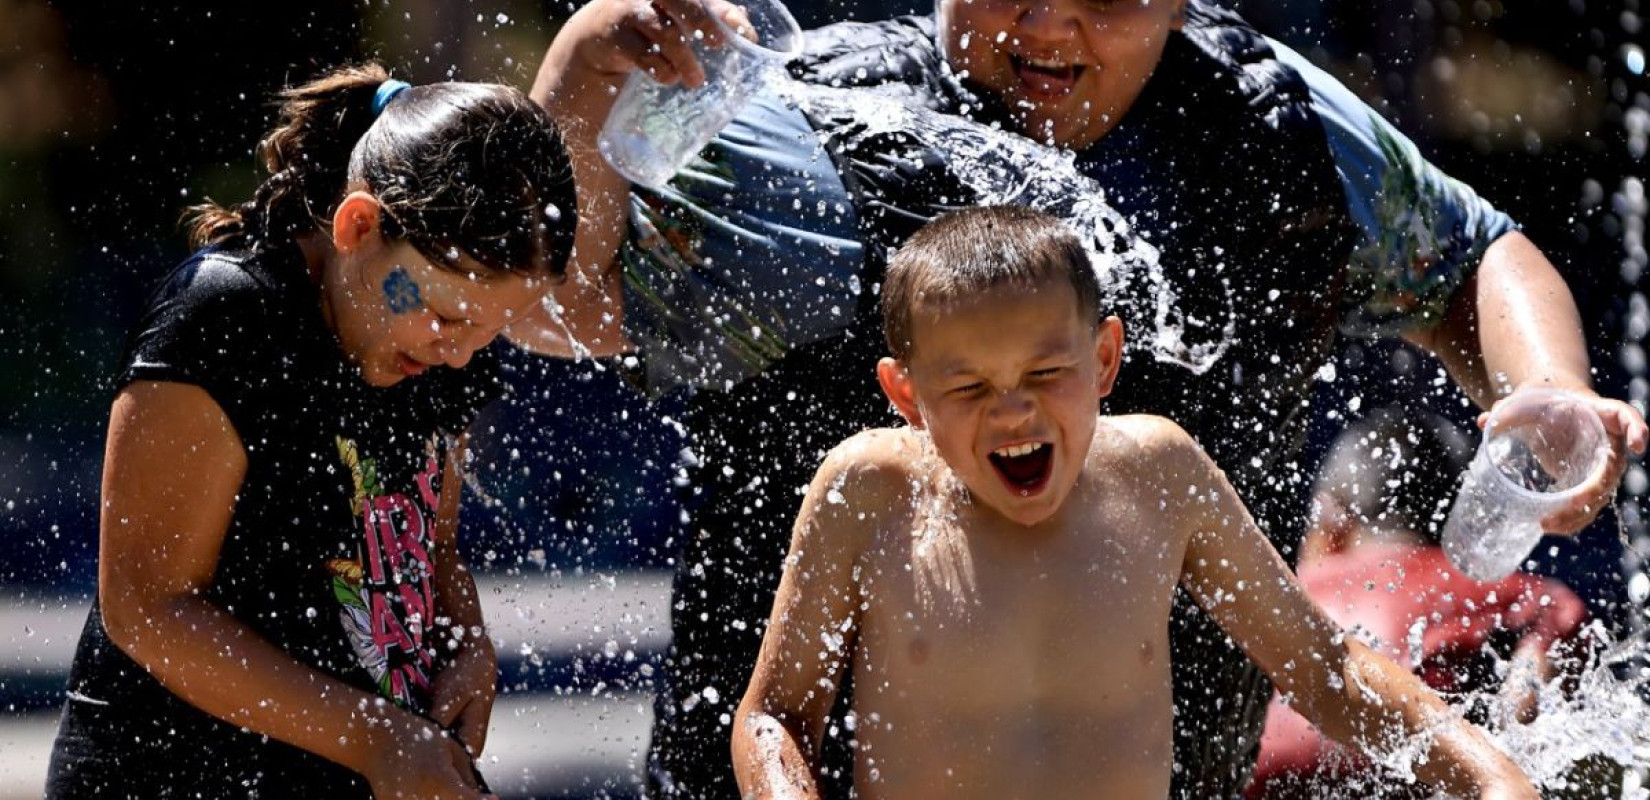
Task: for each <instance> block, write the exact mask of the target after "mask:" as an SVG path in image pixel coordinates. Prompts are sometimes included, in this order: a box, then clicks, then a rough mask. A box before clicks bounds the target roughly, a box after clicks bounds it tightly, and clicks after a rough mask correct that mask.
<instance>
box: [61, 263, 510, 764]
mask: <svg viewBox="0 0 1650 800" xmlns="http://www.w3.org/2000/svg"><path fill="white" fill-rule="evenodd" d="M133 381H167V382H176V383H187V384H193V385H195V386H199V387H201V388H202V389H204V390H205V391H206V392H207V393H208V394H209V395H210V396H211V397H212V399H213V400H214V401H215V402H216V403H217V404H218V406H219V407H221V408H222V409H223V411H224V413H225V414H226V415H227V416H228V418H229V421H230V422H231V423H232V424H233V425H234V428H235V431H236V433H237V434H238V435H239V436H240V439H241V443H242V445H243V447H244V448H245V450H246V457H247V468H246V476H245V479H244V481H243V483H242V485H241V488H240V494H239V495H238V497H237V498H236V501H235V509H234V516H233V519H232V521H231V522H230V525H229V529H228V530H227V531H226V532H225V534H224V541H223V546H222V550H221V552H220V555H219V559H218V565H217V570H216V572H215V574H214V576H213V580H212V584H211V587H210V588H209V589H208V592H207V595H208V597H209V598H210V599H211V600H212V602H214V603H215V604H217V605H219V606H221V607H222V608H224V609H225V610H227V611H228V612H229V613H231V614H233V615H234V616H235V617H236V618H238V619H239V620H241V621H242V622H244V623H246V624H247V625H249V626H250V627H251V628H253V629H254V630H255V631H257V632H258V633H259V634H260V635H262V636H263V637H265V638H266V639H268V640H269V641H271V642H273V643H274V644H275V645H276V646H277V647H280V648H281V649H282V650H284V651H285V652H286V653H287V654H288V655H290V656H291V657H292V658H294V659H296V660H297V661H299V662H302V663H304V664H306V665H308V666H311V667H314V668H315V669H318V670H320V671H322V672H325V673H327V674H329V675H333V676H335V677H337V678H340V679H342V680H344V681H347V682H349V683H351V684H353V685H355V686H358V687H360V688H362V689H364V690H366V691H369V692H372V693H374V694H377V695H379V696H381V697H384V698H386V699H387V700H389V701H391V702H394V703H397V704H398V705H401V706H403V707H405V708H408V709H410V710H413V711H415V712H421V713H422V712H425V711H427V705H428V698H429V682H430V680H431V679H432V678H433V676H434V674H435V672H436V669H437V668H438V664H437V662H436V659H437V657H438V655H439V653H440V650H439V649H438V647H437V645H438V643H439V642H441V641H444V640H445V639H446V638H447V636H446V634H445V632H444V631H443V630H442V629H441V628H440V627H439V626H440V624H441V623H442V620H440V619H438V618H437V617H436V615H435V613H434V602H435V598H434V596H433V593H432V589H431V583H430V581H431V566H430V561H429V551H430V548H431V545H432V542H433V525H434V523H435V510H436V502H437V497H438V496H439V493H440V491H441V486H440V478H441V465H442V464H443V459H444V455H445V450H446V447H447V446H448V441H449V437H451V436H453V435H456V434H458V433H461V432H462V431H463V429H464V428H465V427H466V426H467V425H468V424H469V422H470V420H471V419H473V418H474V416H475V414H476V412H477V411H478V410H479V408H480V407H481V406H482V405H483V404H484V403H485V402H487V401H488V400H490V399H491V398H492V397H494V396H495V395H496V394H497V393H498V390H499V385H500V384H499V381H498V367H497V357H496V354H495V353H494V352H493V351H490V350H488V351H483V352H481V353H478V354H477V355H476V357H475V358H474V359H472V361H471V363H470V364H469V365H468V366H466V367H465V368H464V369H463V370H453V369H447V368H442V367H438V368H434V369H431V370H430V371H429V372H427V373H425V374H424V375H421V376H418V377H415V378H410V379H407V380H404V381H402V382H401V383H400V384H397V385H396V386H394V387H390V388H375V387H371V386H368V385H367V384H366V383H364V382H363V381H362V380H361V379H360V376H359V372H358V370H357V369H356V368H355V367H353V366H352V365H351V364H349V363H348V362H347V361H346V360H345V358H344V355H343V353H342V351H341V350H340V349H339V346H338V343H337V340H336V338H335V337H334V336H333V334H332V333H331V331H330V330H329V329H328V328H327V327H326V325H325V322H324V320H323V318H322V315H321V311H320V296H319V293H318V291H317V289H316V287H315V286H314V285H313V283H312V282H311V280H310V278H309V275H308V271H307V269H306V268H305V265H304V263H303V261H302V259H301V256H300V254H299V253H298V251H297V250H296V248H292V247H287V248H282V249H280V250H273V251H256V252H245V251H228V250H215V249H208V250H205V251H202V252H200V253H197V254H196V255H195V256H193V257H192V258H190V259H189V260H188V261H186V262H184V263H183V264H182V265H180V266H179V267H178V268H177V269H176V270H174V271H173V272H172V273H171V275H170V276H169V277H168V278H167V279H166V281H165V282H164V283H163V285H162V286H161V287H160V289H159V290H158V291H157V292H156V294H155V295H154V296H153V297H152V298H151V300H150V302H149V305H148V310H147V311H146V312H145V314H144V317H143V319H142V321H141V323H140V325H139V327H138V328H137V330H136V331H135V332H134V334H133V336H132V338H131V340H130V342H129V344H128V347H127V352H126V356H125V358H124V359H123V366H122V370H121V372H120V375H119V379H118V381H117V385H118V386H120V387H124V386H126V385H127V384H130V383H131V382H133ZM250 666H251V667H252V668H253V669H256V668H257V667H258V665H256V664H252V665H250ZM69 698H70V699H69V701H68V703H67V705H66V708H65V710H64V717H63V724H62V727H61V730H60V731H59V736H58V741H57V743H56V746H55V747H54V752H53V758H52V762H53V763H52V766H51V779H50V783H49V786H48V793H49V795H50V796H52V797H82V796H93V795H96V796H132V797H162V796H165V797H197V796H198V797H246V796H257V797H317V796H325V797H344V796H362V797H366V796H370V793H369V792H368V791H367V788H366V784H365V782H364V781H362V780H361V779H360V778H359V777H358V776H356V775H355V773H353V772H351V771H349V770H346V769H344V768H342V767H340V766H338V765H335V764H333V763H331V762H329V761H326V760H325V759H323V758H320V757H319V756H314V755H311V754H309V753H306V752H303V751H300V750H298V749H296V748H293V747H290V746H287V745H285V744H282V743H280V742H276V741H273V740H268V739H266V738H265V737H262V736H260V735H257V734H254V733H249V732H245V731H242V730H240V729H239V728H237V727H235V726H233V725H230V724H227V723H224V722H222V721H220V720H218V719H216V718H214V717H211V716H210V715H207V714H205V713H204V712H202V711H200V710H198V709H195V708H194V707H192V706H190V705H188V704H187V703H185V702H184V701H183V700H181V699H180V698H178V697H177V696H176V695H173V694H172V693H171V692H169V691H168V690H166V689H165V688H164V687H163V686H161V685H160V683H159V682H158V681H156V680H155V679H154V678H153V677H151V676H150V675H149V673H148V672H147V671H146V670H145V669H144V668H143V667H142V666H140V665H138V664H137V663H136V662H134V661H132V660H131V659H130V658H128V657H127V656H126V655H125V653H123V652H122V651H121V650H119V649H118V648H117V647H115V646H114V645H113V644H112V643H111V642H110V640H109V638H108V635H107V633H106V632H105V631H104V628H103V625H102V619H101V614H100V609H99V608H98V607H97V606H95V605H94V607H93V609H92V613H91V615H90V618H89V619H88V620H87V623H86V629H85V632H84V634H83V635H82V637H81V641H80V646H79V649H78V651H77V652H76V654H75V660H74V665H73V669H72V672H71V675H70V680H69Z"/></svg>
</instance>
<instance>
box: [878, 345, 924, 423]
mask: <svg viewBox="0 0 1650 800" xmlns="http://www.w3.org/2000/svg"><path fill="white" fill-rule="evenodd" d="M877 383H880V384H882V393H883V394H885V395H887V396H888V401H889V402H891V403H893V404H894V408H896V409H898V410H899V415H900V416H902V417H904V418H905V421H906V423H908V424H909V425H910V426H911V427H912V428H915V429H917V430H919V431H920V430H922V410H921V409H919V408H917V390H916V387H915V386H913V385H912V383H911V375H910V373H908V372H906V371H905V365H903V364H901V363H899V362H898V361H895V360H894V359H892V358H884V359H882V360H881V361H878V362H877Z"/></svg>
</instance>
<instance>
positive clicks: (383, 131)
mask: <svg viewBox="0 0 1650 800" xmlns="http://www.w3.org/2000/svg"><path fill="white" fill-rule="evenodd" d="M388 79H389V73H388V71H387V70H385V69H384V67H382V66H381V65H379V64H376V63H368V64H363V65H360V66H352V67H345V68H342V69H339V70H336V71H334V72H331V73H329V74H327V75H325V76H323V77H321V78H319V79H316V80H314V81H311V82H309V83H306V84H304V85H302V86H298V87H295V88H291V89H287V90H286V91H284V92H282V93H281V95H280V97H281V100H282V105H281V114H280V121H279V124H277V125H276V127H275V129H274V130H272V131H270V133H269V135H267V136H265V137H264V140H263V141H262V142H261V143H259V145H258V158H259V160H260V161H261V162H262V164H263V167H264V169H266V170H267V171H268V172H269V177H268V178H266V179H265V180H264V182H263V184H262V185H260V186H259V187H258V189H257V191H256V192H255V193H254V194H253V196H252V199H251V200H249V201H247V202H245V203H242V204H240V205H238V206H234V207H225V206H221V205H218V204H216V203H207V204H205V205H201V206H196V207H195V208H192V209H190V211H189V216H188V218H187V220H188V223H187V224H188V225H189V229H190V235H189V240H190V243H191V245H192V246H194V247H206V246H209V245H231V244H233V245H245V246H248V247H264V246H268V245H270V244H275V243H280V242H284V241H287V240H290V239H292V238H293V237H297V236H302V235H304V234H307V233H311V232H315V231H324V230H326V229H327V227H328V226H329V225H330V223H331V219H332V214H333V211H334V210H335V209H336V208H337V205H338V203H339V202H340V201H341V200H342V199H343V196H344V194H345V192H346V190H350V189H354V188H362V189H365V190H366V191H370V192H372V193H373V194H374V196H376V197H377V198H378V201H379V205H380V207H381V208H382V210H383V215H382V217H381V219H380V223H381V228H380V229H381V230H382V231H383V232H384V235H385V236H386V237H388V238H392V239H399V240H405V241H407V242H410V243H411V244H412V245H413V246H414V247H416V248H417V249H418V250H419V252H421V253H423V254H424V255H425V256H426V257H428V258H430V260H431V261H432V262H434V263H436V264H437V265H438V266H442V267H445V268H449V269H458V260H457V259H456V258H455V255H456V254H459V253H462V254H467V255H469V256H471V257H472V258H474V259H475V260H476V261H477V262H479V263H480V264H481V265H482V266H483V267H484V268H486V269H487V270H490V271H494V272H511V273H519V274H527V275H550V276H553V277H559V276H561V275H562V274H564V272H565V270H566V266H567V259H568V257H569V255H570V253H571V251H572V246H573V225H574V211H575V208H576V203H575V199H574V194H573V173H572V168H571V166H570V164H569V162H568V157H567V151H566V149H565V147H564V146H563V144H562V141H561V136H560V134H559V133H558V132H557V130H556V127H555V123H554V122H552V121H551V119H550V116H549V114H547V113H546V112H545V111H544V109H542V108H540V107H539V106H538V105H537V104H535V103H533V102H532V101H531V100H529V99H528V98H527V97H526V95H524V94H522V93H521V92H520V91H519V90H516V89H513V88H510V87H507V86H502V85H496V84H480V83H439V84H431V85H427V86H416V87H412V88H407V89H405V90H404V91H400V90H398V91H397V92H392V93H386V95H385V103H384V104H381V110H380V111H378V112H377V113H375V111H374V96H375V95H376V94H378V92H379V91H380V89H381V88H382V87H383V86H384V82H385V81H386V80H388Z"/></svg>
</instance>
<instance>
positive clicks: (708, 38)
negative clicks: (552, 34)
mask: <svg viewBox="0 0 1650 800" xmlns="http://www.w3.org/2000/svg"><path fill="white" fill-rule="evenodd" d="M576 16H579V17H585V18H584V19H581V20H578V22H577V26H576V30H578V31H581V32H585V36H584V38H583V39H581V40H580V41H579V44H578V45H577V48H576V50H575V53H576V55H575V58H577V59H578V60H579V61H582V62H583V63H584V66H585V67H586V68H587V69H590V70H592V71H594V72H597V73H603V74H608V75H628V74H629V73H631V72H633V71H635V70H637V69H643V70H647V72H648V74H649V75H650V76H652V78H653V79H654V80H656V81H658V82H659V83H664V84H670V83H678V82H679V83H683V84H685V85H687V86H692V87H698V86H701V85H703V84H704V82H705V71H704V68H703V67H702V66H701V65H700V64H699V59H698V57H696V56H695V55H694V53H693V48H692V46H691V42H693V41H696V40H697V41H702V42H704V43H705V44H706V45H708V46H710V47H723V46H725V45H726V44H727V35H726V33H725V31H724V30H723V28H722V25H718V24H717V22H716V20H717V19H721V20H722V24H724V25H726V26H727V28H728V29H731V30H735V31H748V30H749V29H750V24H749V21H748V20H747V18H746V16H745V12H744V10H743V9H741V8H739V7H738V6H735V5H733V4H732V3H729V2H726V0H704V2H700V0H652V2H648V0H597V1H596V2H594V3H591V4H590V5H588V6H586V7H585V8H584V9H582V10H580V12H579V13H578V14H577V15H576ZM569 27H574V23H573V22H571V21H570V22H569Z"/></svg>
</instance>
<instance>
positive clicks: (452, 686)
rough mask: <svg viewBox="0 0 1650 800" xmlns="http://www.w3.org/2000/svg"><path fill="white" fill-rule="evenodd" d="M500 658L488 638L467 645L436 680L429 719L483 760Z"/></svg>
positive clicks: (480, 638) (471, 753)
mask: <svg viewBox="0 0 1650 800" xmlns="http://www.w3.org/2000/svg"><path fill="white" fill-rule="evenodd" d="M497 680H498V656H497V654H496V653H495V652H494V650H493V643H492V642H491V641H490V640H488V639H487V638H486V637H485V636H480V637H475V638H472V639H470V640H469V641H467V642H465V643H464V647H463V648H462V649H460V650H459V652H458V657H457V658H455V659H454V660H453V661H452V663H451V664H448V665H447V668H446V669H443V670H442V671H441V672H440V673H438V674H437V675H436V676H435V682H434V685H433V686H432V687H431V691H430V695H431V703H430V708H431V711H430V715H431V717H432V718H434V719H435V721H436V724H437V725H440V726H441V728H442V729H444V730H446V731H449V732H450V733H451V734H452V735H453V736H454V737H456V738H457V740H458V743H459V744H460V745H462V746H463V747H464V749H466V750H468V751H469V754H470V755H469V757H470V758H472V759H474V758H477V757H480V755H481V751H482V748H484V747H485V746H486V745H487V723H488V720H490V719H491V718H492V715H493V702H494V701H495V700H496V699H497V698H498V685H497Z"/></svg>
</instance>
